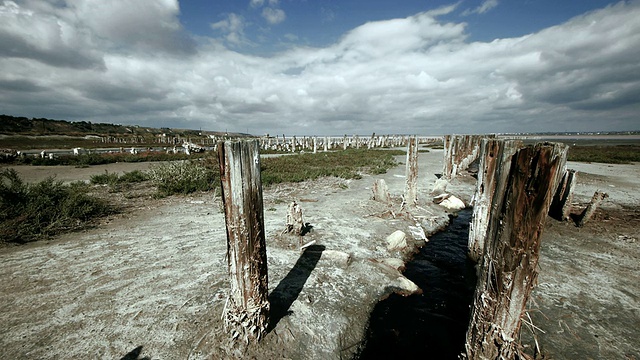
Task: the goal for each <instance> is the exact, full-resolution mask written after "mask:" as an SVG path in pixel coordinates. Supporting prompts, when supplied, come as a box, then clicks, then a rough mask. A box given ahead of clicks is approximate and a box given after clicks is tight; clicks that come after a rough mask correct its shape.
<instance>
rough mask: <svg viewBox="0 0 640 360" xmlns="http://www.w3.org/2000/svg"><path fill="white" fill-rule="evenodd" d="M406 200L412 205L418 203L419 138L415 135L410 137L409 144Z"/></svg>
mask: <svg viewBox="0 0 640 360" xmlns="http://www.w3.org/2000/svg"><path fill="white" fill-rule="evenodd" d="M404 202H405V203H407V204H409V205H412V206H414V205H418V139H417V138H416V137H415V136H411V137H410V138H409V144H408V145H407V169H406V186H405V192H404Z"/></svg>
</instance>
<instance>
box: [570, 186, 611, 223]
mask: <svg viewBox="0 0 640 360" xmlns="http://www.w3.org/2000/svg"><path fill="white" fill-rule="evenodd" d="M608 197H609V194H607V193H604V192H600V191H596V192H595V193H594V194H593V196H592V197H591V201H590V202H589V205H587V207H586V208H585V209H584V211H582V214H580V216H579V217H578V223H577V225H578V227H582V226H584V225H585V224H586V223H587V222H588V221H589V220H591V218H592V217H593V214H594V213H595V212H596V209H598V206H600V203H601V202H602V201H603V200H604V199H606V198H608Z"/></svg>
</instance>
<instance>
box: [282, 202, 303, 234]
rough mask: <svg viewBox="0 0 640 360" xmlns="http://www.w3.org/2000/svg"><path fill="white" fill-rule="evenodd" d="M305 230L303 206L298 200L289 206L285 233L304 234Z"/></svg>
mask: <svg viewBox="0 0 640 360" xmlns="http://www.w3.org/2000/svg"><path fill="white" fill-rule="evenodd" d="M303 232H304V222H303V220H302V208H300V205H298V203H297V202H295V201H293V202H291V203H290V204H289V206H288V207H287V219H286V228H285V230H284V231H283V233H289V234H295V235H302V234H303Z"/></svg>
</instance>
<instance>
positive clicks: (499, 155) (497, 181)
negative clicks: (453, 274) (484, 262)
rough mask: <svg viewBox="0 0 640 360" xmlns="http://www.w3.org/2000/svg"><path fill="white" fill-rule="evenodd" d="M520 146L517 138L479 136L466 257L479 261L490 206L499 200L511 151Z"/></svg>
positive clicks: (499, 201)
mask: <svg viewBox="0 0 640 360" xmlns="http://www.w3.org/2000/svg"><path fill="white" fill-rule="evenodd" d="M521 147H522V141H519V140H495V139H483V140H482V144H481V150H480V164H479V167H478V180H477V181H476V192H475V194H474V195H473V215H472V217H471V223H470V224H469V246H468V247H469V253H468V255H469V258H470V259H471V260H473V261H474V262H476V263H477V262H479V261H480V259H481V258H482V254H483V252H484V243H485V239H486V236H487V227H488V226H489V217H490V216H491V215H492V212H494V210H493V207H495V206H497V205H496V204H501V203H502V197H503V196H504V189H505V188H506V186H507V185H506V183H507V180H508V177H509V170H510V169H511V158H512V157H513V154H515V152H516V151H517V150H518V149H520V148H521Z"/></svg>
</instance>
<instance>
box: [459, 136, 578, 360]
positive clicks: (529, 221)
mask: <svg viewBox="0 0 640 360" xmlns="http://www.w3.org/2000/svg"><path fill="white" fill-rule="evenodd" d="M566 154H567V146H566V145H563V144H548V143H545V144H537V145H535V146H528V147H525V148H522V149H519V150H517V151H516V153H515V155H514V156H513V157H512V159H511V162H512V165H511V169H510V171H509V178H508V181H507V184H505V185H506V188H504V189H496V192H504V193H505V194H504V197H503V200H502V201H501V202H500V203H499V204H494V205H495V206H492V209H491V216H490V217H489V219H490V220H489V228H488V231H487V241H486V243H485V250H484V255H483V257H482V263H481V266H480V269H479V275H478V283H477V287H476V291H475V294H474V301H473V309H472V313H471V320H470V323H469V328H468V330H467V336H466V343H465V349H466V355H467V358H468V359H514V358H516V354H517V353H518V348H517V339H518V333H519V331H520V326H521V324H522V315H523V313H524V310H525V306H526V304H527V300H528V299H529V296H530V294H531V291H532V289H533V285H534V284H535V282H536V280H537V276H538V270H537V266H538V258H539V254H540V236H541V233H542V230H543V228H544V220H545V218H546V216H547V214H548V212H549V206H550V204H551V200H552V197H553V195H554V191H555V189H556V186H557V183H558V182H557V179H558V178H559V177H560V176H561V175H562V171H563V169H564V166H565V163H566Z"/></svg>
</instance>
